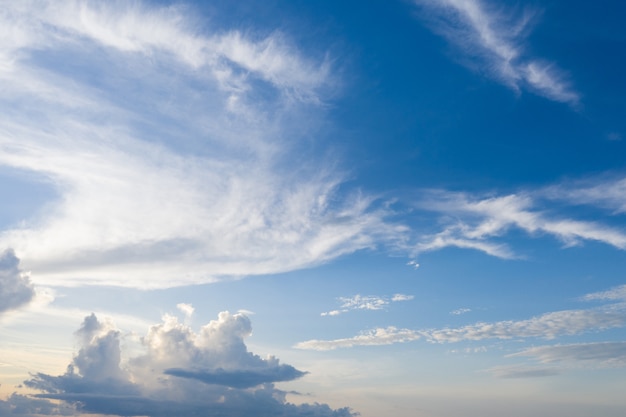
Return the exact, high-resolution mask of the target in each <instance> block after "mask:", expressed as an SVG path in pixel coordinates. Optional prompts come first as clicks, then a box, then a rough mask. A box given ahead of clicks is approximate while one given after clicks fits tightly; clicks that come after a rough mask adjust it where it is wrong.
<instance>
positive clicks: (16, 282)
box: [0, 249, 35, 314]
mask: <svg viewBox="0 0 626 417" xmlns="http://www.w3.org/2000/svg"><path fill="white" fill-rule="evenodd" d="M19 264H20V260H19V259H18V258H17V257H16V256H15V253H14V252H13V250H11V249H8V250H6V251H4V252H3V253H2V254H0V314H2V313H4V312H6V311H10V310H14V309H16V308H19V307H21V306H23V305H25V304H28V303H29V302H30V301H31V300H32V299H33V298H34V297H35V288H34V287H33V285H32V283H31V282H30V279H29V277H28V275H27V274H25V273H23V272H22V271H20V268H19Z"/></svg>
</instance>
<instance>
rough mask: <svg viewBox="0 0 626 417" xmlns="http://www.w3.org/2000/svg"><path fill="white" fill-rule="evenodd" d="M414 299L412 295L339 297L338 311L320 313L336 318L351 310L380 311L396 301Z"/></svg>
mask: <svg viewBox="0 0 626 417" xmlns="http://www.w3.org/2000/svg"><path fill="white" fill-rule="evenodd" d="M413 298H414V296H412V295H406V294H394V295H393V296H392V297H383V296H375V295H360V294H357V295H355V296H353V297H339V298H338V300H339V302H340V303H341V305H340V306H339V309H337V310H332V311H327V312H325V313H321V315H322V316H338V315H340V314H343V313H347V312H349V311H352V310H382V309H384V308H385V307H387V306H388V305H389V304H391V303H395V302H398V301H410V300H412V299H413Z"/></svg>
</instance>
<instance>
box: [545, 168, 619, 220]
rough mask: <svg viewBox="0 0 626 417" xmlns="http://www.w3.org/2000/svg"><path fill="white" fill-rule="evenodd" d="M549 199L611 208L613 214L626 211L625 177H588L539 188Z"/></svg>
mask: <svg viewBox="0 0 626 417" xmlns="http://www.w3.org/2000/svg"><path fill="white" fill-rule="evenodd" d="M540 194H541V196H542V197H544V198H546V199H549V200H564V201H567V202H568V203H570V204H574V205H588V206H593V207H602V208H606V209H608V210H612V211H613V214H623V213H626V178H624V177H622V176H612V177H609V178H607V176H605V177H603V178H588V179H585V180H579V181H570V182H566V183H563V184H558V185H554V186H551V187H546V188H545V189H543V190H540Z"/></svg>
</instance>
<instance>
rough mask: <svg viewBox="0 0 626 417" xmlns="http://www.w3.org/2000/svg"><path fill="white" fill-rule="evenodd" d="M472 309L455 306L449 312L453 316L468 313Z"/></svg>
mask: <svg viewBox="0 0 626 417" xmlns="http://www.w3.org/2000/svg"><path fill="white" fill-rule="evenodd" d="M470 311H472V309H470V308H457V309H456V310H452V311H451V312H450V314H452V315H453V316H460V315H461V314H465V313H469V312H470Z"/></svg>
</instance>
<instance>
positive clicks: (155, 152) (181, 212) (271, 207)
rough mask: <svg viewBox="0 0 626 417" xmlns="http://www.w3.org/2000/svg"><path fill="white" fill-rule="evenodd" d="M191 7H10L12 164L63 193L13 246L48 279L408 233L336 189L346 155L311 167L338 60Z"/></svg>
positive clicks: (219, 273)
mask: <svg viewBox="0 0 626 417" xmlns="http://www.w3.org/2000/svg"><path fill="white" fill-rule="evenodd" d="M190 7H191V6H190ZM190 7H183V6H168V7H161V6H157V5H155V4H153V3H148V2H132V3H127V2H97V1H92V2H89V1H88V2H61V3H58V2H52V1H25V2H10V3H7V4H6V5H5V11H4V13H3V14H1V15H0V24H2V25H3V27H5V28H6V29H7V32H8V33H10V34H11V36H10V37H9V38H3V40H0V59H4V61H3V62H2V63H1V64H0V67H2V68H3V70H2V71H0V80H1V81H2V82H3V85H6V87H7V88H6V91H5V93H4V94H3V97H2V98H1V99H0V110H1V111H2V112H3V113H4V114H5V116H6V117H5V118H3V120H2V123H0V165H2V166H3V167H6V168H7V169H8V170H9V172H12V173H15V175H18V174H19V173H21V172H28V173H30V174H33V175H31V176H30V178H33V179H34V180H35V181H39V182H41V183H43V184H45V185H46V186H48V187H50V188H52V189H53V190H54V192H55V194H56V197H55V198H54V199H53V200H51V201H48V202H47V203H46V204H45V205H43V206H42V207H40V210H39V211H38V212H37V214H36V215H35V216H33V217H32V218H29V219H25V221H24V222H23V223H20V224H18V225H13V226H12V227H9V228H7V229H6V230H2V232H0V245H4V246H6V247H13V248H14V249H15V253H16V254H17V255H18V256H19V257H20V258H21V259H22V263H23V265H24V266H25V267H26V268H28V269H29V270H31V271H33V280H34V281H35V282H38V281H45V282H46V283H47V284H48V285H69V286H76V285H118V286H127V287H135V288H163V287H171V286H180V285H188V284H194V283H206V282H215V281H218V280H221V279H225V278H229V277H230V278H232V277H242V276H249V275H261V274H269V273H278V272H286V271H292V270H297V269H301V268H306V267H310V266H313V265H317V264H320V263H324V262H328V261H330V260H332V259H335V258H337V257H339V256H342V255H345V254H350V253H353V252H355V251H358V250H362V249H366V248H373V247H376V246H377V245H379V244H380V243H381V242H393V241H395V240H396V239H397V238H398V236H400V235H404V234H406V233H407V228H406V227H402V226H398V225H394V224H391V223H389V222H388V221H387V220H386V217H387V213H388V210H387V209H385V208H384V207H378V204H377V201H376V199H375V198H373V197H370V196H367V195H362V194H360V193H359V192H357V191H355V192H350V191H349V190H341V194H340V193H339V189H340V187H341V186H342V184H343V183H344V176H343V174H342V173H340V172H339V171H338V170H337V169H335V168H334V161H330V160H328V161H327V160H324V159H323V158H322V157H320V158H319V159H317V158H316V157H313V156H312V157H311V158H307V160H308V161H309V163H306V162H305V163H300V162H297V161H299V160H300V158H301V157H300V155H301V154H302V149H301V148H302V146H306V145H305V144H304V142H305V141H304V140H302V139H303V138H308V135H315V132H316V131H318V129H319V125H318V123H317V121H316V120H317V117H318V115H319V114H321V113H323V112H324V101H325V98H326V94H327V93H326V92H327V91H329V90H330V89H331V88H332V86H333V85H335V84H336V80H335V79H334V76H333V75H332V71H330V68H329V64H328V59H327V57H326V56H323V57H317V58H313V57H309V56H307V55H306V54H305V53H303V52H302V51H301V50H300V49H299V48H298V46H297V45H295V44H293V43H292V42H290V40H289V38H288V37H287V36H286V35H284V34H282V33H280V32H273V33H270V34H268V35H266V36H264V37H258V36H253V35H251V34H250V33H247V32H245V31H237V30H230V31H228V30H226V31H225V30H221V29H215V28H212V27H211V26H210V25H208V24H207V22H199V21H198V19H199V18H198V17H197V16H195V15H194V13H193V10H192V9H191V8H190ZM200 24H202V25H203V26H202V30H199V26H200ZM55 60H58V61H62V62H72V63H73V64H72V65H71V66H65V65H55ZM94 80H95V81H94ZM165 86H167V87H165ZM24 106H26V107H27V108H28V109H29V111H28V112H24V111H22V109H23V108H24ZM307 140H308V139H307ZM294 161H296V162H294ZM346 191H347V192H346ZM155 207H158V208H159V209H158V210H155V209H154V208H155Z"/></svg>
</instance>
